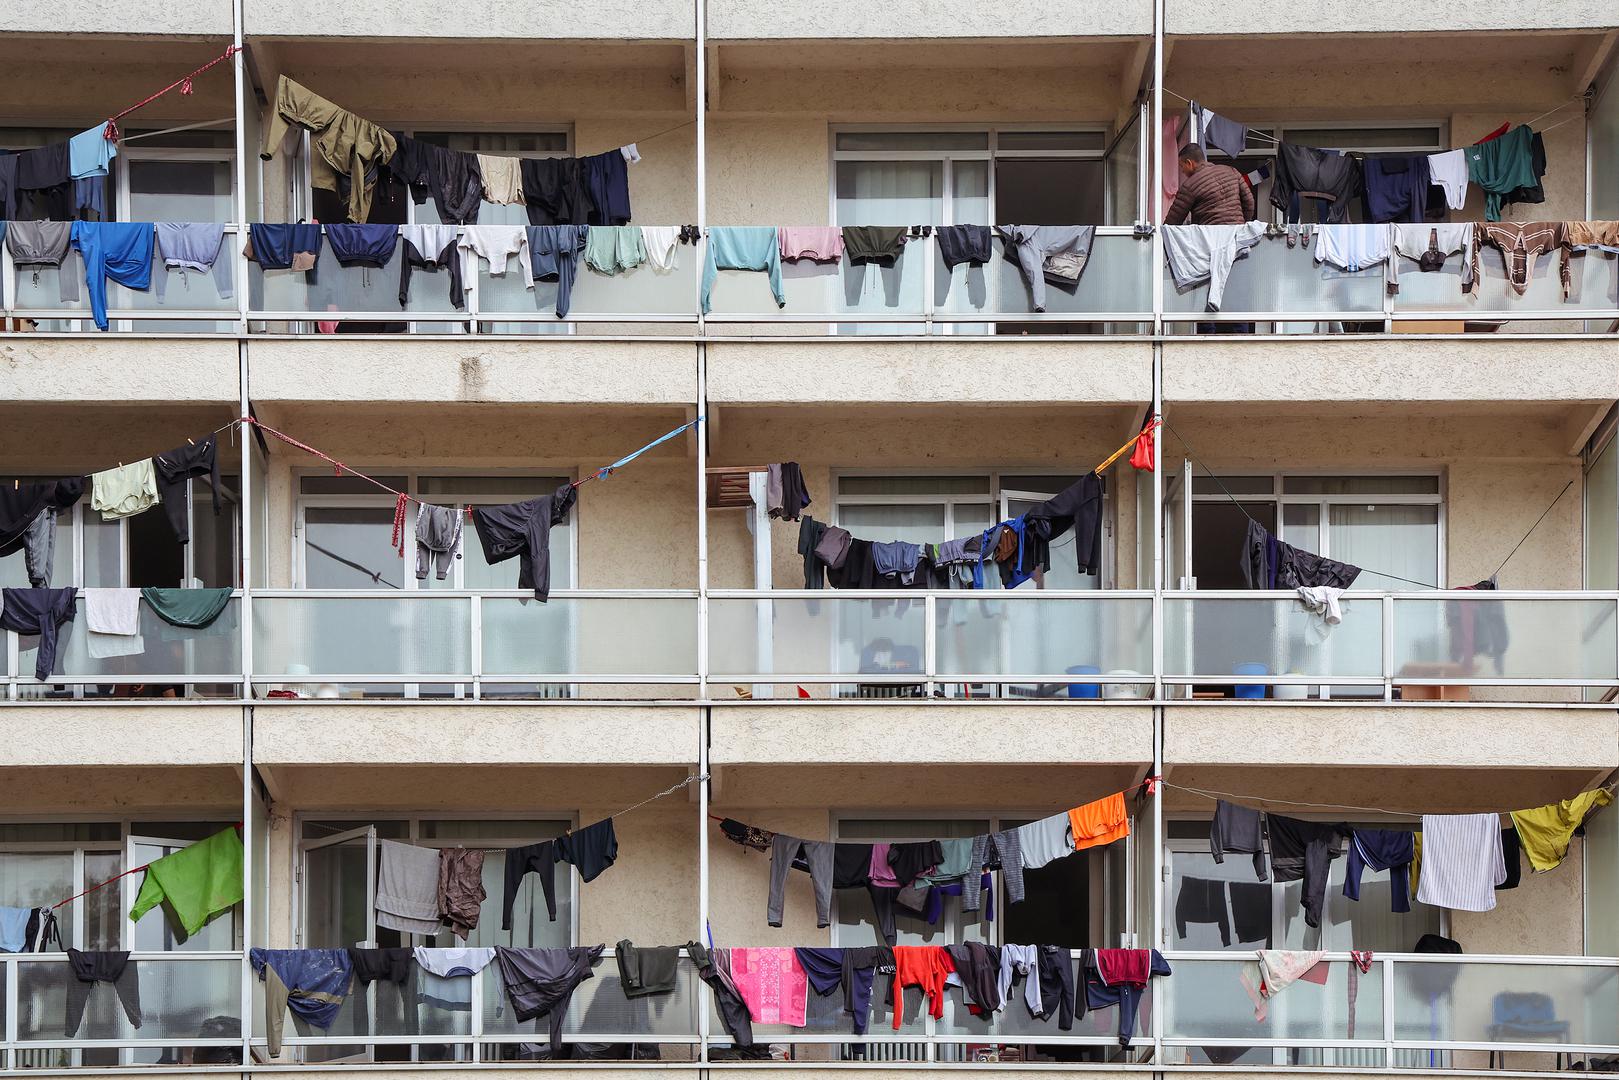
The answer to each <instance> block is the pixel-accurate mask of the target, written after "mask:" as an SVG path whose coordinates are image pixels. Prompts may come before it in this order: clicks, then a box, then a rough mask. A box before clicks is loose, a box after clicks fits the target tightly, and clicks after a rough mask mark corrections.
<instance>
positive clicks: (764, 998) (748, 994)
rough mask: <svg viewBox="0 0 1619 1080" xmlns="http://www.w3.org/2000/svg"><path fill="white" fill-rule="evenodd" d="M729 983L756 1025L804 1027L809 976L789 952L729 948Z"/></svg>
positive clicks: (792, 953)
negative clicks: (739, 996) (731, 983)
mask: <svg viewBox="0 0 1619 1080" xmlns="http://www.w3.org/2000/svg"><path fill="white" fill-rule="evenodd" d="M731 981H732V982H734V983H735V984H736V992H737V993H738V994H741V995H742V1000H743V1001H744V1002H745V1003H746V1004H747V1006H748V1015H749V1016H751V1017H752V1018H753V1022H754V1023H755V1024H786V1025H787V1026H788V1027H803V1026H804V1014H805V1011H806V1008H807V1004H806V1003H807V1001H808V996H809V976H807V975H805V974H804V969H803V968H802V967H801V966H800V965H799V963H798V955H797V954H796V953H794V952H793V950H791V949H732V950H731Z"/></svg>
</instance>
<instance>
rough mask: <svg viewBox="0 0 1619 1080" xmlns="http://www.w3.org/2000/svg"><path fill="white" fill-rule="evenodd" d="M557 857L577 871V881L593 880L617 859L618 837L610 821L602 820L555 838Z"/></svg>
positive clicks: (610, 819)
mask: <svg viewBox="0 0 1619 1080" xmlns="http://www.w3.org/2000/svg"><path fill="white" fill-rule="evenodd" d="M556 844H557V857H558V858H559V859H561V860H562V861H563V862H567V863H571V864H572V865H573V868H574V869H575V870H577V871H579V880H580V881H584V882H591V881H595V880H596V879H597V878H598V877H600V876H601V875H602V873H603V872H604V871H606V869H607V868H608V867H609V866H612V865H613V863H614V862H616V861H617V859H618V834H617V833H616V832H614V830H613V819H612V818H602V819H601V820H600V821H598V822H596V823H595V824H594V825H586V826H585V827H584V828H582V829H579V830H577V831H575V832H570V833H564V834H563V835H562V836H561V837H559V838H558V839H557V842H556Z"/></svg>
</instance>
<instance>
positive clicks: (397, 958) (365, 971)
mask: <svg viewBox="0 0 1619 1080" xmlns="http://www.w3.org/2000/svg"><path fill="white" fill-rule="evenodd" d="M348 954H349V966H350V967H351V968H353V969H354V977H355V978H356V979H358V980H360V985H361V986H362V987H365V986H369V985H370V984H371V983H374V982H389V983H393V984H394V985H395V986H400V987H403V986H404V984H405V982H406V981H407V980H408V979H409V978H410V973H411V969H412V968H413V967H414V966H415V964H416V950H415V949H411V948H408V947H406V948H397V949H356V948H353V947H352V946H351V947H350V948H349V950H348Z"/></svg>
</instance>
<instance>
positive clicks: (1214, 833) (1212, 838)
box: [1209, 799, 1270, 881]
mask: <svg viewBox="0 0 1619 1080" xmlns="http://www.w3.org/2000/svg"><path fill="white" fill-rule="evenodd" d="M1228 851H1229V852H1231V853H1232V854H1233V855H1248V854H1252V855H1253V857H1254V876H1255V877H1257V878H1258V879H1259V880H1260V881H1267V880H1269V878H1270V874H1269V872H1268V871H1267V870H1266V869H1265V826H1264V823H1263V820H1262V818H1261V817H1260V813H1259V811H1258V810H1253V809H1250V808H1249V807H1246V806H1238V805H1236V804H1235V803H1228V802H1226V801H1225V800H1224V799H1219V800H1217V801H1216V802H1215V804H1214V820H1213V821H1212V822H1211V823H1210V825H1209V854H1210V855H1212V856H1213V857H1214V861H1215V862H1217V863H1223V862H1225V856H1226V852H1228Z"/></svg>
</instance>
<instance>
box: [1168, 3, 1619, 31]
mask: <svg viewBox="0 0 1619 1080" xmlns="http://www.w3.org/2000/svg"><path fill="white" fill-rule="evenodd" d="M1615 25H1619V16H1616V15H1615V14H1614V12H1613V8H1612V6H1611V5H1609V4H1607V3H1605V2H1604V0H1553V2H1550V3H1542V4H1529V5H1524V6H1523V7H1511V6H1502V5H1500V4H1492V3H1488V2H1486V0H1464V2H1462V3H1453V4H1442V5H1441V4H1402V3H1399V2H1397V0H1373V2H1372V3H1368V4H1356V5H1354V6H1347V7H1346V6H1341V5H1335V4H1326V3H1314V4H1306V5H1304V6H1303V7H1300V6H1299V5H1298V4H1288V3H1285V2H1284V0H1256V2H1251V3H1244V4H1242V5H1241V6H1240V7H1235V8H1216V7H1210V6H1209V5H1207V4H1198V3H1195V2H1193V0H1165V5H1164V29H1165V32H1167V33H1170V34H1301V33H1302V34H1355V33H1377V32H1383V33H1392V32H1402V31H1403V32H1420V31H1429V30H1451V31H1466V30H1542V29H1565V28H1567V29H1583V28H1586V27H1611V26H1615Z"/></svg>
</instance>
